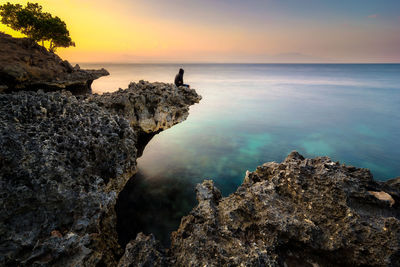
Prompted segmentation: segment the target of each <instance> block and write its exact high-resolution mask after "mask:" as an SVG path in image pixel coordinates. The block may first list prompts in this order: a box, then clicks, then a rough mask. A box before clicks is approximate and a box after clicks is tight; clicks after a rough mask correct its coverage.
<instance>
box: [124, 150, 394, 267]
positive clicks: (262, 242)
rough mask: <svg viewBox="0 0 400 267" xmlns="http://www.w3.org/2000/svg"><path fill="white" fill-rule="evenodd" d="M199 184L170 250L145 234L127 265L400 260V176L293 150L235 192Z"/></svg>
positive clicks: (208, 183)
mask: <svg viewBox="0 0 400 267" xmlns="http://www.w3.org/2000/svg"><path fill="white" fill-rule="evenodd" d="M196 191H197V200H198V202H199V203H198V205H197V207H195V208H194V209H193V210H192V212H191V213H190V214H189V215H188V216H186V217H184V218H182V221H181V225H180V227H179V229H178V230H177V231H176V232H174V233H173V234H172V236H171V241H172V243H171V247H170V248H169V250H164V249H163V248H161V246H160V244H159V242H157V241H156V240H155V239H154V237H153V236H152V235H151V236H145V235H143V234H138V236H137V237H136V240H132V241H131V242H130V243H129V244H128V245H127V247H126V251H125V254H124V256H123V257H122V258H121V260H120V263H119V266H289V267H290V266H310V267H315V266H393V267H394V266H399V263H400V249H399V248H400V209H399V208H400V178H397V179H394V180H390V181H388V182H385V183H384V182H376V181H374V180H373V179H372V175H371V173H370V172H369V171H368V170H367V169H359V168H355V167H351V166H345V165H341V164H339V163H338V162H332V161H331V160H330V159H329V158H327V157H319V158H315V159H305V158H303V157H302V156H301V155H299V154H298V153H297V152H292V153H291V154H290V155H289V156H288V157H287V158H286V159H285V160H284V161H283V162H282V163H275V162H270V163H265V164H263V165H262V166H260V167H258V168H257V170H256V171H254V172H248V173H247V174H246V177H245V178H244V182H243V184H242V185H241V186H240V187H239V188H238V189H237V191H236V192H235V193H233V194H231V195H230V196H228V197H225V198H222V197H221V193H220V191H219V190H218V189H217V188H216V187H215V186H214V184H213V182H212V181H204V182H203V183H202V184H199V185H198V186H197V188H196Z"/></svg>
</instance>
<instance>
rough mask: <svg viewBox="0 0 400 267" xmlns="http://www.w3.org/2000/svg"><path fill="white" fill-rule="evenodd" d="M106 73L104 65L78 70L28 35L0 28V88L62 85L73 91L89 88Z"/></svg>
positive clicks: (44, 88)
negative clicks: (18, 36)
mask: <svg viewBox="0 0 400 267" xmlns="http://www.w3.org/2000/svg"><path fill="white" fill-rule="evenodd" d="M106 75H109V73H108V72H107V71H106V70H105V69H101V70H81V69H80V68H79V66H78V65H77V66H75V67H72V66H71V64H70V63H69V62H68V61H66V60H62V59H61V58H60V57H59V56H57V55H56V54H54V53H51V52H48V51H47V50H46V49H45V48H44V47H42V46H40V45H38V44H37V43H36V42H34V41H32V40H31V39H28V38H13V37H11V36H10V35H7V34H4V33H1V32H0V92H10V91H21V90H38V89H42V90H45V91H55V90H60V89H66V90H69V91H71V92H72V93H74V94H83V93H88V92H90V91H91V84H92V82H93V80H96V79H98V78H100V77H102V76H106Z"/></svg>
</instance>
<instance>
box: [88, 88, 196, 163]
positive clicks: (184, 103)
mask: <svg viewBox="0 0 400 267" xmlns="http://www.w3.org/2000/svg"><path fill="white" fill-rule="evenodd" d="M200 100H201V96H199V95H198V94H197V93H196V91H195V90H194V89H190V88H187V87H184V86H182V87H176V86H175V85H173V84H168V83H158V82H155V83H149V82H147V81H139V82H138V83H131V84H129V87H128V88H127V89H125V90H122V89H120V90H118V91H116V92H113V93H104V94H102V95H98V94H94V95H90V96H88V101H90V102H94V103H96V104H97V105H98V106H100V107H104V108H105V109H107V110H109V111H110V112H111V113H113V114H117V115H119V116H123V117H124V118H126V119H127V120H129V122H130V125H131V127H132V128H133V129H135V130H136V132H137V133H138V144H140V145H139V146H137V149H138V156H141V155H142V152H143V150H144V148H145V146H146V145H147V143H148V142H149V141H150V140H151V139H152V138H153V136H154V135H155V134H157V133H158V132H160V131H163V130H165V129H168V128H170V127H172V126H173V125H175V124H177V123H180V122H183V121H184V120H186V118H187V116H188V115H189V106H190V105H193V103H198V102H199V101H200Z"/></svg>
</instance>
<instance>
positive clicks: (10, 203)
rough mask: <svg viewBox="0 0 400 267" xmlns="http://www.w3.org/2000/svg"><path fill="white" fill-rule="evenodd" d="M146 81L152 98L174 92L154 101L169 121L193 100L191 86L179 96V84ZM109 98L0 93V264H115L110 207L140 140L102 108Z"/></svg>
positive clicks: (133, 161) (183, 113) (116, 249)
mask: <svg viewBox="0 0 400 267" xmlns="http://www.w3.org/2000/svg"><path fill="white" fill-rule="evenodd" d="M145 84H146V85H145V86H150V87H151V90H150V89H149V90H147V93H148V95H151V91H153V93H154V95H155V97H154V98H153V100H154V101H156V100H155V98H156V97H160V98H163V99H164V98H169V97H173V99H172V98H171V99H170V100H169V101H167V102H163V101H164V100H161V99H160V100H159V101H158V103H159V105H161V106H162V105H164V104H165V105H169V106H168V107H167V106H164V107H160V109H159V110H158V111H157V112H158V113H153V114H154V116H158V117H170V118H171V122H170V124H168V125H170V126H171V125H173V124H175V123H177V122H179V121H182V118H186V117H187V115H188V106H189V105H192V104H194V103H195V102H194V99H199V97H198V96H197V94H196V93H195V91H194V90H193V91H192V92H191V94H190V97H192V98H190V97H189V96H188V98H187V99H186V96H185V95H186V93H187V92H186V89H184V88H178V89H174V91H173V95H171V96H170V95H169V93H171V94H172V89H171V91H169V92H166V93H165V94H159V92H161V91H163V88H164V87H165V86H167V87H168V86H169V85H163V84H156V85H153V84H150V83H145ZM169 87H170V88H172V86H169ZM143 90H145V89H143ZM116 94H122V93H121V92H117V93H116ZM196 96H197V97H196ZM108 98H109V99H113V97H112V96H111V95H106V96H105V99H104V100H103V101H101V100H100V99H101V96H96V101H94V100H93V99H92V98H90V97H89V98H88V97H87V96H85V97H84V96H73V95H72V94H71V93H70V92H67V91H64V92H52V93H44V92H43V91H38V92H24V91H21V92H17V93H12V94H0V203H1V209H2V212H1V213H0V222H1V223H0V248H1V249H0V251H1V253H0V265H1V266H4V265H6V266H7V265H10V266H20V265H23V266H38V265H39V266H49V265H57V266H96V265H98V266H103V265H106V266H115V265H116V264H117V262H116V261H117V259H119V257H120V255H121V254H122V251H121V250H120V248H119V245H118V243H117V233H116V231H115V224H116V223H115V211H114V206H115V203H116V199H117V196H118V194H119V192H120V191H121V190H122V188H123V187H124V185H125V183H126V181H127V180H128V179H129V178H130V177H131V176H132V175H133V174H134V173H135V172H136V158H137V150H138V149H137V147H140V144H139V143H138V135H139V133H138V132H139V131H138V129H137V128H133V127H132V126H131V125H132V122H131V121H130V118H129V117H127V118H125V114H122V113H120V114H119V115H118V114H117V113H116V112H110V111H111V109H107V108H105V106H108V104H107V103H108V101H107V100H106V99H108ZM174 99H176V102H174ZM132 101H133V102H135V100H132ZM97 103H102V104H103V105H102V106H100V105H99V104H97ZM162 103H163V104H162ZM148 104H149V103H147V102H144V103H142V105H141V106H142V107H143V110H147V109H146V107H147V106H146V105H148ZM110 106H112V105H110ZM152 108H154V106H152ZM176 110H181V116H178V115H177V114H176V112H175V111H176ZM135 112H136V116H137V117H138V118H140V117H142V116H143V115H142V114H141V112H142V110H139V109H136V110H135ZM162 113H165V114H162ZM168 125H165V127H163V128H160V129H157V130H162V129H166V128H168Z"/></svg>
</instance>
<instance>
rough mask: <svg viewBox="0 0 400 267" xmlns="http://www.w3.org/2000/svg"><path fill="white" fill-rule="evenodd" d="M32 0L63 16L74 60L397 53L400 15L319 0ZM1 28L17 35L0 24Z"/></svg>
mask: <svg viewBox="0 0 400 267" xmlns="http://www.w3.org/2000/svg"><path fill="white" fill-rule="evenodd" d="M2 2H4V3H5V2H7V1H2ZM26 2H27V1H21V0H17V1H12V3H20V4H26ZM31 2H38V3H39V4H41V5H42V6H43V9H44V11H46V12H50V13H51V14H53V15H55V16H59V17H60V18H61V19H62V20H64V21H65V22H66V24H67V26H68V29H69V31H70V35H71V37H72V39H73V40H74V41H75V43H76V47H70V48H67V49H64V48H59V49H58V53H59V54H60V56H62V57H63V58H66V59H68V60H70V61H71V62H74V63H75V62H399V61H400V51H399V47H400V30H399V29H400V20H399V19H398V17H397V16H394V15H393V18H392V17H390V18H385V17H384V15H382V14H384V12H383V11H382V12H381V11H380V10H376V12H375V10H371V11H369V12H367V11H365V13H366V14H365V15H360V14H346V16H345V15H343V14H341V15H340V16H338V17H337V18H336V17H335V16H334V14H335V13H336V12H338V10H339V11H340V7H338V8H339V9H338V10H333V7H331V8H332V10H331V9H328V8H325V7H324V6H321V7H318V6H317V4H316V3H314V2H315V1H314V0H310V2H313V3H314V4H315V5H314V6H317V7H315V8H319V9H318V10H316V11H315V13H310V15H309V16H308V17H305V16H304V14H306V13H305V12H308V11H306V10H303V9H301V8H300V7H298V5H296V4H294V2H293V0H289V1H288V2H293V3H291V4H290V5H289V3H288V4H287V6H284V5H283V4H277V3H274V2H269V1H266V2H265V3H264V2H263V4H261V3H259V2H258V1H249V3H248V5H243V4H242V3H240V2H239V1H237V0H234V1H231V2H229V1H226V0H220V1H211V0H204V1H192V2H190V3H187V2H185V1H183V0H171V1H168V3H166V1H164V2H162V1H161V2H160V0H148V1H146V2H143V1H139V0H130V1H128V0H119V1H111V0H98V1H81V0H36V1H31ZM253 2H254V3H253ZM393 3H395V2H393ZM210 5H212V6H211V7H210ZM320 5H321V4H320ZM327 5H328V4H327ZM393 5H396V4H393ZM397 6H399V7H400V5H396V7H397ZM313 8H314V7H313ZM317 11H318V12H317ZM373 11H374V12H373ZM378 11H379V12H378ZM324 12H325V13H326V15H325V16H323V13H324ZM399 14H400V9H399ZM351 15H352V16H354V17H355V18H356V19H352V18H351ZM0 31H4V32H6V33H10V34H12V35H13V36H17V37H20V36H22V35H21V34H15V32H14V31H12V30H10V29H9V28H7V27H5V26H4V25H1V24H0Z"/></svg>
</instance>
